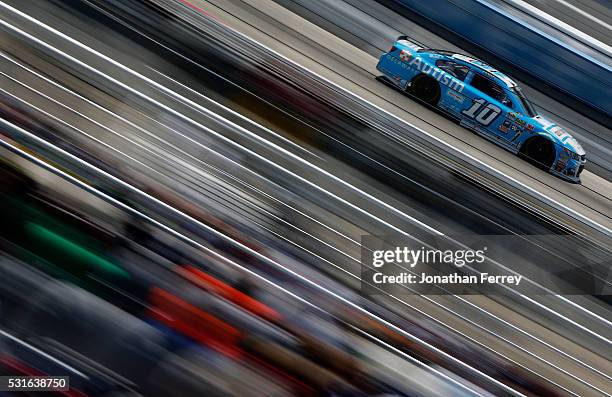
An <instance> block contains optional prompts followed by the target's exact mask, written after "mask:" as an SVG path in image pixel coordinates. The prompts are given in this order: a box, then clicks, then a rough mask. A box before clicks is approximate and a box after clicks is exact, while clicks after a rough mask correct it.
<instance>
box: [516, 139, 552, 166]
mask: <svg viewBox="0 0 612 397" xmlns="http://www.w3.org/2000/svg"><path fill="white" fill-rule="evenodd" d="M521 156H522V157H523V158H525V159H526V160H527V161H529V162H530V163H532V164H535V165H536V166H538V167H540V168H543V169H546V170H548V169H550V167H552V165H553V162H554V161H555V157H556V153H555V146H554V145H553V143H552V142H551V141H549V140H548V139H545V138H540V137H535V138H531V139H529V140H528V141H527V142H525V143H524V144H523V146H522V147H521Z"/></svg>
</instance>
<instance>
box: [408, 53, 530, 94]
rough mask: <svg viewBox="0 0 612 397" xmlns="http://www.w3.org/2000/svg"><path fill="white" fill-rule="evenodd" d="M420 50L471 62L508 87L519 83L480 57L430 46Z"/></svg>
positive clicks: (471, 64) (470, 63)
mask: <svg viewBox="0 0 612 397" xmlns="http://www.w3.org/2000/svg"><path fill="white" fill-rule="evenodd" d="M419 52H426V53H432V54H442V55H446V56H447V57H449V58H451V59H457V60H460V61H463V62H465V63H467V64H469V65H470V66H473V67H475V68H477V69H480V70H481V71H483V72H484V73H485V74H488V75H489V76H492V77H495V78H497V79H498V80H500V81H501V82H502V83H503V84H505V85H506V87H508V88H514V87H516V86H517V85H518V84H516V82H515V81H514V80H512V79H511V78H510V77H508V76H507V75H505V74H504V73H502V72H500V71H499V70H497V69H495V68H494V67H493V66H491V65H489V64H486V63H484V62H483V61H481V60H480V59H476V58H472V57H470V56H468V55H464V54H458V53H456V52H453V51H448V50H435V49H429V48H428V49H424V48H423V49H420V50H419Z"/></svg>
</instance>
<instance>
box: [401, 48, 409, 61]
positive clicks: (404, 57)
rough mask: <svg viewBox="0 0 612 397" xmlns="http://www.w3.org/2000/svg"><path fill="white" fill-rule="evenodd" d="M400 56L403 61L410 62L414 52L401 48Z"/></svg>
mask: <svg viewBox="0 0 612 397" xmlns="http://www.w3.org/2000/svg"><path fill="white" fill-rule="evenodd" d="M399 57H400V60H401V61H402V62H409V61H410V59H412V54H411V53H409V52H408V51H404V50H401V51H400V55H399Z"/></svg>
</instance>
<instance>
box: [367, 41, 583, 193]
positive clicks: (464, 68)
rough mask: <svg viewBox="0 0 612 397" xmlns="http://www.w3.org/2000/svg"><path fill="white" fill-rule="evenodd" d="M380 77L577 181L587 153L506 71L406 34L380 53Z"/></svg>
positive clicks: (504, 144) (462, 123)
mask: <svg viewBox="0 0 612 397" xmlns="http://www.w3.org/2000/svg"><path fill="white" fill-rule="evenodd" d="M376 68H377V69H378V70H379V71H380V72H382V73H383V75H382V76H379V79H382V80H384V81H385V82H386V83H388V84H391V85H393V86H394V87H396V88H398V89H400V90H402V91H404V92H406V93H408V94H410V95H412V96H414V97H416V98H418V99H419V100H421V101H422V102H425V103H426V104H428V105H431V106H433V107H435V108H437V109H439V110H441V111H442V112H444V113H445V114H446V115H448V116H450V117H452V118H453V119H456V120H457V121H459V123H460V124H461V125H462V126H464V127H466V128H468V129H470V130H473V131H475V132H476V133H477V134H479V135H481V136H483V137H485V138H487V139H489V140H491V141H493V142H495V143H497V144H498V145H500V146H502V147H504V148H506V149H507V150H510V151H511V152H513V153H515V154H518V155H520V156H522V157H523V158H525V159H527V160H528V161H530V162H532V163H534V164H535V165H537V166H539V167H541V168H543V169H545V170H547V171H549V172H550V173H552V174H554V175H557V176H559V177H561V178H563V179H565V180H567V181H570V182H574V183H580V173H581V172H582V170H583V169H584V165H585V163H586V155H585V152H584V149H583V148H582V146H580V144H579V143H578V142H577V141H576V140H575V139H574V138H573V137H572V136H571V135H570V134H569V133H568V132H567V131H566V130H565V129H563V128H562V127H560V126H558V125H556V124H555V123H553V122H551V121H549V120H547V119H545V118H544V117H542V116H540V115H539V114H537V112H536V111H535V109H534V108H533V106H532V105H531V103H530V102H529V100H528V99H527V98H526V97H525V95H524V94H523V91H522V90H521V88H520V87H519V86H518V85H517V84H516V83H515V82H514V81H513V80H512V79H510V78H509V77H508V76H506V75H505V74H503V73H501V72H500V71H498V70H496V69H495V68H493V67H491V66H489V65H487V64H486V63H484V62H482V61H480V60H478V59H474V58H472V57H469V56H466V55H462V54H457V53H454V52H452V51H445V50H436V49H427V48H423V47H421V45H419V44H416V43H414V42H413V41H411V40H410V39H409V38H408V37H407V36H400V37H398V38H397V40H396V41H395V43H394V44H393V46H392V47H391V49H390V50H389V52H387V53H384V54H382V56H381V57H380V60H379V61H378V64H377V66H376Z"/></svg>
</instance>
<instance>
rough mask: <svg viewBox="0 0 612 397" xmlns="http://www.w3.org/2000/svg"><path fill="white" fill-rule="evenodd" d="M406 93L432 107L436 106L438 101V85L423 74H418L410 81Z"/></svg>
mask: <svg viewBox="0 0 612 397" xmlns="http://www.w3.org/2000/svg"><path fill="white" fill-rule="evenodd" d="M408 92H409V93H410V94H412V95H414V96H415V97H417V98H419V99H420V100H422V101H423V102H426V103H428V104H430V105H433V106H436V105H437V104H438V101H439V100H440V84H439V83H438V82H437V81H436V80H435V79H432V78H431V77H429V76H426V75H424V74H420V75H418V76H417V77H415V78H414V80H412V83H411V84H410V86H409V87H408Z"/></svg>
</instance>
